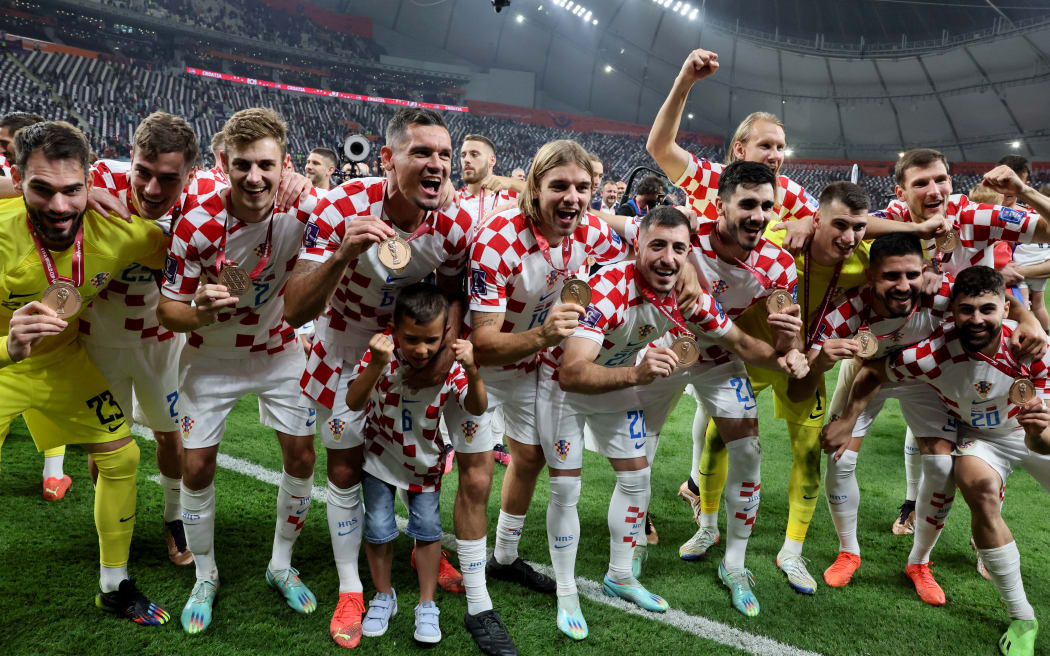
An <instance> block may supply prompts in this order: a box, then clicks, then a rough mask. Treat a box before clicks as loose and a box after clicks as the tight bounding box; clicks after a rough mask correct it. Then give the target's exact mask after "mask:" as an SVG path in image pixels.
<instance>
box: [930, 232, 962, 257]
mask: <svg viewBox="0 0 1050 656" xmlns="http://www.w3.org/2000/svg"><path fill="white" fill-rule="evenodd" d="M934 243H936V244H937V250H939V251H941V252H942V253H951V252H952V251H954V250H955V249H956V248H958V247H959V232H958V231H957V230H956V229H955V228H952V229H951V230H949V231H948V232H946V233H944V234H943V235H940V236H938V237H936V238H934Z"/></svg>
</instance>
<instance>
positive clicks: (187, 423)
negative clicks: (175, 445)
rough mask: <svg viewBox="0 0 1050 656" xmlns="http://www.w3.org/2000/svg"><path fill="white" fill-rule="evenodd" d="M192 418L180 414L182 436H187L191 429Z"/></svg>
mask: <svg viewBox="0 0 1050 656" xmlns="http://www.w3.org/2000/svg"><path fill="white" fill-rule="evenodd" d="M193 423H194V422H193V420H192V419H190V418H189V417H187V416H186V415H183V416H182V436H183V437H184V438H185V437H189V435H190V431H191V430H193Z"/></svg>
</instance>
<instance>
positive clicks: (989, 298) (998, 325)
mask: <svg viewBox="0 0 1050 656" xmlns="http://www.w3.org/2000/svg"><path fill="white" fill-rule="evenodd" d="M952 314H953V315H954V317H955V325H956V326H957V327H958V329H959V341H960V342H962V345H963V348H965V349H966V350H967V351H980V350H981V349H983V348H984V347H986V346H988V345H989V344H991V343H992V342H995V341H998V340H999V339H1000V337H999V335H1000V334H1001V333H1002V330H1003V318H1004V317H1005V316H1006V303H1005V301H1004V299H1003V295H1002V294H995V293H993V292H985V293H983V294H981V295H979V296H962V295H960V296H958V297H957V298H956V299H955V301H954V302H953V303H952Z"/></svg>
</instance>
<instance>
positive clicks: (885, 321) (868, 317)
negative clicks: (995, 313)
mask: <svg viewBox="0 0 1050 656" xmlns="http://www.w3.org/2000/svg"><path fill="white" fill-rule="evenodd" d="M954 284H955V278H954V277H953V276H952V275H951V274H950V273H945V274H942V278H941V286H940V288H938V289H937V292H936V293H935V294H930V295H923V296H920V297H919V300H918V301H917V303H918V304H919V307H918V309H916V310H915V314H913V315H911V317H910V318H909V317H891V318H886V317H883V316H881V315H878V314H875V292H874V291H873V290H872V289H871V287H870V286H868V285H864V286H863V287H855V288H853V289H851V290H849V291H848V292H846V294H847V296H846V300H844V301H842V302H841V303H839V304H838V305H837V306H835V307H834V308H832V309H831V310H829V311H828V313H827V314H826V315H825V316H824V320H823V321H822V322H821V323H820V329H819V330H818V331H817V336H816V338H815V339H814V340H813V345H812V346H811V347H810V349H811V350H814V351H819V350H821V349H822V348H824V342H826V341H827V340H829V339H851V338H852V337H853V336H854V335H856V334H857V331H858V330H860V328H861V326H867V327H868V330H870V331H871V332H872V333H873V334H874V335H876V336H878V337H879V340H878V342H879V350H878V351H876V352H875V355H873V356H871V357H872V358H881V357H883V356H885V355H887V354H889V353H893V352H895V351H897V350H900V349H901V348H902V347H904V346H908V345H910V344H914V343H916V342H918V341H919V340H920V339H925V338H927V337H929V336H930V335H931V334H932V333H933V331H934V330H935V329H936V328H937V327H938V326H940V325H941V324H942V323H944V321H945V320H946V319H948V318H950V317H951V300H952V299H951V296H952V285H954Z"/></svg>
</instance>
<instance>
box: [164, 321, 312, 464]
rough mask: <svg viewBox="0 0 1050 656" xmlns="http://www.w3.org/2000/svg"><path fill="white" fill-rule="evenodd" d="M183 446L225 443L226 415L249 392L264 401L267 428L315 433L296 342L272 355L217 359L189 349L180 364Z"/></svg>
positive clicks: (263, 417)
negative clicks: (303, 402)
mask: <svg viewBox="0 0 1050 656" xmlns="http://www.w3.org/2000/svg"><path fill="white" fill-rule="evenodd" d="M180 365H181V366H180V373H181V377H182V390H181V392H182V394H181V398H180V403H181V414H182V417H181V419H180V428H181V429H182V445H183V446H184V447H185V448H187V449H201V448H204V447H209V446H215V445H217V444H218V443H219V442H221V441H222V436H223V432H224V431H225V430H226V416H227V415H228V414H230V410H232V409H233V406H234V405H235V404H236V403H237V401H239V400H240V399H241V397H243V396H245V395H246V394H256V395H258V397H259V421H260V423H262V425H264V426H267V427H269V428H272V429H274V430H276V431H280V432H282V433H286V434H288V435H297V436H305V435H313V434H314V433H315V431H316V428H317V427H316V423H317V422H316V414H315V413H314V411H313V410H312V409H310V408H304V407H302V406H301V405H299V398H300V396H302V390H301V389H300V387H299V380H300V379H301V378H302V375H303V369H304V367H305V365H306V360H305V358H304V356H303V351H302V349H301V348H299V345H298V344H296V343H294V342H293V343H291V344H290V345H288V346H286V347H285V349H284V350H283V351H281V352H279V353H275V354H273V355H267V354H257V355H247V354H246V355H245V357H243V358H240V359H236V360H233V359H226V358H216V357H213V356H210V355H207V354H204V353H201V352H200V351H198V350H197V349H194V348H191V347H187V348H186V349H184V350H183V352H182V358H181V360H180Z"/></svg>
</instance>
